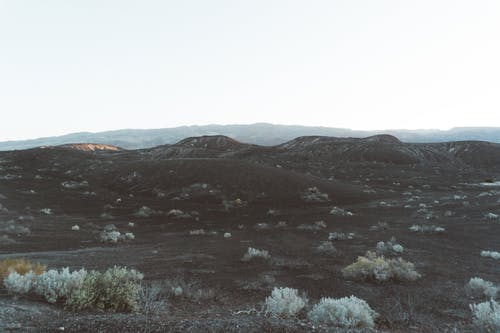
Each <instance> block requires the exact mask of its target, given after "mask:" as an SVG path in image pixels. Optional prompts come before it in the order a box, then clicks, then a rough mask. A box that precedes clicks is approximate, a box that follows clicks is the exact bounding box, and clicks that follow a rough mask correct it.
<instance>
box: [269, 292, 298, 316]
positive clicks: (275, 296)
mask: <svg viewBox="0 0 500 333" xmlns="http://www.w3.org/2000/svg"><path fill="white" fill-rule="evenodd" d="M306 304H307V298H306V297H305V296H303V295H299V291H298V290H297V289H292V288H274V289H273V291H272V293H271V296H269V297H267V298H266V301H265V304H264V312H266V313H268V314H272V315H275V316H280V317H292V316H295V315H296V314H298V313H299V312H300V311H301V310H302V309H303V308H304V307H305V306H306Z"/></svg>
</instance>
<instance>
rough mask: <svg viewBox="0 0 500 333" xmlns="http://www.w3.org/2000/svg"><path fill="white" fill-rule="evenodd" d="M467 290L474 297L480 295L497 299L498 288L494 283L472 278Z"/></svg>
mask: <svg viewBox="0 0 500 333" xmlns="http://www.w3.org/2000/svg"><path fill="white" fill-rule="evenodd" d="M466 288H467V291H468V292H469V294H471V295H473V296H478V295H479V296H486V297H488V298H495V297H496V295H497V292H498V287H496V286H495V285H494V284H493V283H492V282H490V281H486V280H483V279H481V278H478V277H473V278H471V279H470V280H469V283H468V284H467V286H466Z"/></svg>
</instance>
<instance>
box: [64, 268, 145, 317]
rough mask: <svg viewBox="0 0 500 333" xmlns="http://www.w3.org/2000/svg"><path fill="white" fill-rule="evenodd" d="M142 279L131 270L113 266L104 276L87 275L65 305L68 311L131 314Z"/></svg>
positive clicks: (98, 273)
mask: <svg viewBox="0 0 500 333" xmlns="http://www.w3.org/2000/svg"><path fill="white" fill-rule="evenodd" d="M142 278H143V275H142V274H141V273H139V272H137V271H136V270H134V269H131V270H129V269H127V268H124V267H116V266H115V267H114V268H110V269H108V270H107V271H106V272H104V273H100V272H96V271H91V272H88V273H87V275H86V276H85V278H84V279H83V283H82V284H81V285H80V286H78V287H77V288H76V289H75V290H74V291H73V292H72V293H71V295H70V296H69V297H68V299H67V301H66V306H67V307H68V308H70V309H72V310H92V309H95V310H102V311H113V312H121V311H135V310H137V309H138V302H137V301H138V297H139V292H140V289H141V285H140V281H141V280H142Z"/></svg>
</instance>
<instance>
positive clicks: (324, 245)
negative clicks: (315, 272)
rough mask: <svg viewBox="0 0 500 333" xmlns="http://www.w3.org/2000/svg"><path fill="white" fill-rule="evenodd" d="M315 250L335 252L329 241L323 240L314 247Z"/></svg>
mask: <svg viewBox="0 0 500 333" xmlns="http://www.w3.org/2000/svg"><path fill="white" fill-rule="evenodd" d="M316 252H317V253H321V254H335V253H337V249H336V248H335V246H334V245H333V243H332V242H331V241H323V242H321V243H320V244H319V245H318V246H317V247H316Z"/></svg>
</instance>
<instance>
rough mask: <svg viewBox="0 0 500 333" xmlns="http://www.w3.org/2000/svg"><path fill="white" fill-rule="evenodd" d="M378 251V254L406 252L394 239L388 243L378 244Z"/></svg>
mask: <svg viewBox="0 0 500 333" xmlns="http://www.w3.org/2000/svg"><path fill="white" fill-rule="evenodd" d="M376 249H377V252H378V253H394V254H400V253H403V251H404V248H403V246H402V245H401V244H398V243H397V241H396V238H394V237H391V239H390V240H388V241H387V242H378V243H377V247H376Z"/></svg>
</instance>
